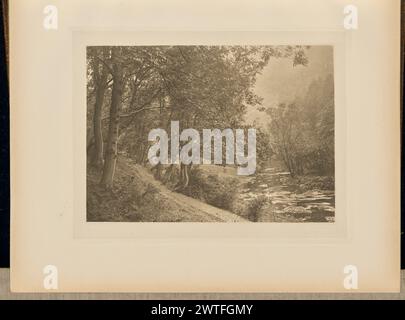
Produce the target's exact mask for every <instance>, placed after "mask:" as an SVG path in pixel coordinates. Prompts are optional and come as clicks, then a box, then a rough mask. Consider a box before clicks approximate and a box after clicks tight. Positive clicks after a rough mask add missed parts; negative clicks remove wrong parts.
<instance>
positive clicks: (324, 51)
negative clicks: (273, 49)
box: [246, 46, 333, 125]
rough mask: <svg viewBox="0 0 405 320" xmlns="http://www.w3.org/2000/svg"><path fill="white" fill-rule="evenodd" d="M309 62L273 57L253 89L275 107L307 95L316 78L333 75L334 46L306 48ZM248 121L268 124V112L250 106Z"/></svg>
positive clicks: (267, 103)
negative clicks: (299, 63) (296, 62)
mask: <svg viewBox="0 0 405 320" xmlns="http://www.w3.org/2000/svg"><path fill="white" fill-rule="evenodd" d="M307 57H308V65H307V66H295V67H294V66H293V61H292V59H288V58H279V59H277V58H271V59H270V61H269V63H268V65H267V66H266V67H265V68H264V69H263V71H262V73H261V74H260V75H259V76H258V77H257V81H256V85H255V88H254V92H255V93H256V94H257V95H259V96H260V97H262V98H263V99H264V101H263V106H265V107H267V106H274V105H277V104H278V103H281V102H291V101H293V100H294V99H295V98H296V97H297V96H302V95H305V93H306V90H307V88H308V86H309V85H310V84H311V82H312V81H313V80H315V79H317V78H323V77H325V76H327V75H328V74H333V47H332V46H312V47H310V48H309V49H308V50H307ZM246 121H247V122H248V123H252V122H253V121H256V122H257V123H258V124H259V125H265V124H266V123H267V122H268V121H269V117H268V116H267V115H266V113H265V112H260V111H258V110H257V109H256V108H255V107H250V108H249V109H248V112H247V115H246Z"/></svg>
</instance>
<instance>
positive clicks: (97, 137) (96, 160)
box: [91, 66, 108, 169]
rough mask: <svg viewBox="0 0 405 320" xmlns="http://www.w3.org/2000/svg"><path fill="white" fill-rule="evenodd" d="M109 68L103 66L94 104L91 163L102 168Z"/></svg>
mask: <svg viewBox="0 0 405 320" xmlns="http://www.w3.org/2000/svg"><path fill="white" fill-rule="evenodd" d="M107 76H108V73H107V70H106V68H105V67H104V66H103V67H102V71H101V75H100V77H99V79H98V81H97V84H96V86H97V87H96V101H95V104H94V119H93V129H94V153H93V158H92V161H91V164H92V165H93V166H94V167H95V168H97V169H101V168H102V167H103V164H104V163H103V162H104V148H103V143H104V142H103V131H102V123H101V116H102V111H103V104H104V95H105V91H106V89H107Z"/></svg>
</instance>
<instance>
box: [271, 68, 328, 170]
mask: <svg viewBox="0 0 405 320" xmlns="http://www.w3.org/2000/svg"><path fill="white" fill-rule="evenodd" d="M267 112H268V113H269V115H270V116H271V123H270V126H269V130H270V135H271V144H272V146H273V149H274V150H275V152H276V153H277V155H278V156H279V157H280V158H281V159H282V161H283V162H284V164H285V166H286V168H287V169H288V170H289V171H290V172H291V174H292V175H302V174H308V173H312V174H319V175H332V174H333V173H334V84H333V77H332V76H331V75H330V76H328V77H326V78H324V79H317V80H315V81H313V82H312V83H311V85H310V86H309V88H308V91H307V94H306V95H305V96H304V97H297V98H296V100H295V101H294V102H293V103H289V104H287V103H280V104H279V105H278V106H277V107H273V108H269V109H268V110H267Z"/></svg>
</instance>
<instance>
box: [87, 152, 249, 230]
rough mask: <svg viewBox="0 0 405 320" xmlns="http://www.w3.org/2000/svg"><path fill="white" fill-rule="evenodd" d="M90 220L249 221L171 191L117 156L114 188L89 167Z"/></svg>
mask: <svg viewBox="0 0 405 320" xmlns="http://www.w3.org/2000/svg"><path fill="white" fill-rule="evenodd" d="M87 174H88V176H87V184H88V185H87V220H88V221H93V222H95V221H126V222H143V221H145V222H146V221H148V222H149V221H153V222H248V220H245V219H243V218H242V217H240V216H238V215H235V214H233V213H231V212H228V211H226V210H222V209H219V208H216V207H213V206H211V205H209V204H206V203H203V202H201V201H199V200H196V199H193V198H190V197H187V196H185V195H183V194H180V193H177V192H173V191H171V190H169V189H168V188H167V187H166V186H164V185H163V184H162V183H160V182H159V181H157V180H155V179H154V178H153V176H152V174H150V173H149V172H148V170H147V169H146V168H144V167H142V166H140V165H137V164H135V163H133V162H132V161H131V160H129V159H128V158H125V157H123V156H119V157H118V161H117V167H116V172H115V178H114V189H113V191H112V192H111V191H106V190H104V189H103V188H102V187H100V186H99V184H98V183H99V173H97V172H94V171H92V170H91V169H89V170H88V173H87Z"/></svg>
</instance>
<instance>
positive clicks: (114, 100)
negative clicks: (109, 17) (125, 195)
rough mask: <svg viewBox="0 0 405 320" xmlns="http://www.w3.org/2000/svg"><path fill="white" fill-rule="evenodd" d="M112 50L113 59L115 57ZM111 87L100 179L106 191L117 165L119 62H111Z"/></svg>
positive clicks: (120, 96) (110, 184) (120, 81)
mask: <svg viewBox="0 0 405 320" xmlns="http://www.w3.org/2000/svg"><path fill="white" fill-rule="evenodd" d="M116 50H118V48H114V49H113V57H114V56H116V54H114V53H116V52H115V51H116ZM112 76H113V81H114V82H113V87H112V93H111V107H110V124H109V129H108V137H107V145H106V155H105V162H104V168H103V175H102V178H101V182H100V183H101V185H102V186H104V187H105V188H106V189H111V188H112V186H113V180H114V173H115V165H116V163H117V143H118V129H119V119H120V110H121V100H122V93H123V88H124V79H123V73H122V67H121V66H120V64H119V62H116V61H114V60H113V75H112Z"/></svg>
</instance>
